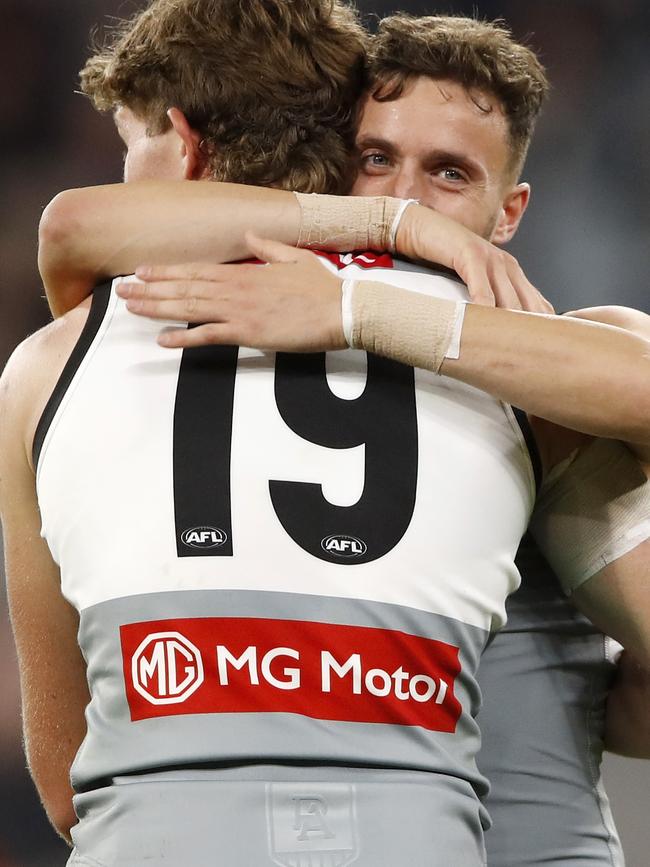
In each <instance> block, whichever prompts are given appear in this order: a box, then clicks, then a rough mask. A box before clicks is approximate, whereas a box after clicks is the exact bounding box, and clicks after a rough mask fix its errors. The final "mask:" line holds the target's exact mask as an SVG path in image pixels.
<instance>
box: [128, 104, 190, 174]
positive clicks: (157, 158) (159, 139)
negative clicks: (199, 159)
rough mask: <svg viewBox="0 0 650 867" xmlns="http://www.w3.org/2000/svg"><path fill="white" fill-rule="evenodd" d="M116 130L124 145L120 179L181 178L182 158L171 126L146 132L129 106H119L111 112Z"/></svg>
mask: <svg viewBox="0 0 650 867" xmlns="http://www.w3.org/2000/svg"><path fill="white" fill-rule="evenodd" d="M114 119H115V126H116V127H117V132H118V134H119V136H120V138H121V139H122V141H123V142H124V144H125V145H126V152H125V155H124V180H125V181H127V182H128V181H147V180H167V181H172V180H182V179H183V177H184V175H183V159H182V152H181V149H180V146H179V140H178V136H177V135H176V133H175V131H174V130H173V129H169V130H167V132H164V133H161V134H160V135H147V124H146V122H145V121H144V120H141V119H140V118H139V117H138V116H137V115H135V114H134V113H133V112H132V111H131V109H130V108H126V107H125V106H120V108H118V109H117V111H116V112H115V115H114Z"/></svg>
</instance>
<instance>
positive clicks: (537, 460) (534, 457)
mask: <svg viewBox="0 0 650 867" xmlns="http://www.w3.org/2000/svg"><path fill="white" fill-rule="evenodd" d="M510 409H511V411H512V414H513V416H514V418H515V421H516V422H517V425H518V427H519V429H520V431H521V433H522V436H523V438H524V443H525V445H526V451H527V452H528V456H529V458H530V463H531V466H532V468H533V477H534V479H535V496H537V495H538V494H539V489H540V487H541V484H542V459H541V457H540V454H539V449H538V448H537V440H536V439H535V434H534V433H533V429H532V427H531V426H530V422H529V421H528V415H527V414H526V413H525V412H524V411H523V409H519V408H518V407H516V406H512V407H510Z"/></svg>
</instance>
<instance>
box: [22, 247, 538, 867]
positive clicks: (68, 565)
mask: <svg viewBox="0 0 650 867" xmlns="http://www.w3.org/2000/svg"><path fill="white" fill-rule="evenodd" d="M323 261H324V264H325V265H326V266H327V267H329V268H330V269H332V270H336V271H338V273H339V275H340V276H341V277H342V278H355V277H360V276H361V275H362V276H363V278H364V279H376V280H382V281H387V282H391V283H394V284H396V285H400V286H402V287H405V288H407V289H412V290H414V291H419V292H426V293H429V294H432V295H437V296H440V297H445V298H452V299H459V300H463V299H466V297H467V296H466V293H465V289H464V287H463V286H462V284H460V283H459V282H458V281H457V280H456V279H451V278H449V277H447V276H443V275H440V274H434V273H432V272H429V271H425V270H424V269H421V268H419V267H416V266H413V265H411V264H408V263H397V262H393V260H392V259H391V258H390V257H389V256H377V255H375V254H364V255H356V256H353V255H348V256H339V255H338V254H337V255H336V256H329V257H323ZM165 324H169V323H163V324H162V325H161V323H156V322H154V321H151V320H146V319H143V318H139V317H136V316H134V315H131V314H129V313H128V312H127V311H126V308H125V306H124V303H123V302H122V301H121V300H120V299H118V297H117V296H116V294H115V292H114V291H113V290H111V291H109V290H108V289H106V290H98V291H97V292H96V293H95V297H94V300H93V306H92V309H91V313H90V316H89V320H88V323H87V325H86V328H85V330H84V333H83V334H82V336H81V338H80V340H79V343H78V345H77V348H76V349H75V350H74V352H73V354H72V357H71V359H70V361H69V363H68V366H67V367H66V370H65V371H64V373H63V375H62V377H61V380H60V382H59V384H58V386H57V388H56V390H55V392H54V394H53V396H52V399H51V400H50V403H49V404H48V407H47V408H46V411H45V413H44V416H43V419H42V420H41V423H40V425H39V428H38V431H37V435H36V439H35V457H36V460H37V487H38V498H39V503H40V508H41V512H42V520H43V528H42V532H43V535H44V537H45V539H46V540H47V542H48V544H49V546H50V549H51V552H52V555H53V557H54V559H55V560H56V562H57V563H58V564H59V565H60V567H61V580H62V589H63V593H64V595H65V596H66V598H67V599H68V600H69V601H70V602H71V603H72V604H73V605H74V606H75V607H76V608H77V609H78V611H79V613H80V631H79V641H80V645H81V648H82V650H83V653H84V655H85V658H86V660H87V662H88V679H89V684H90V690H91V701H90V705H89V707H88V710H87V721H88V733H87V736H86V738H85V740H84V743H83V744H82V747H81V749H80V751H79V753H78V756H77V758H76V761H75V764H74V766H73V773H72V777H73V784H74V786H75V788H77V790H78V791H84V790H86V791H87V790H91V789H93V788H95V787H97V786H100V785H103V784H105V782H106V780H110V779H112V778H114V777H115V776H116V775H124V774H143V773H148V772H150V771H154V770H160V769H163V770H164V769H173V768H186V767H190V766H192V767H215V766H217V767H218V766H220V765H221V764H223V765H228V766H237V765H242V766H243V765H246V764H247V763H260V764H267V765H271V764H279V763H282V764H285V765H290V764H292V763H295V764H298V763H314V764H317V765H330V766H353V767H368V768H373V767H374V768H388V769H401V770H404V769H406V770H410V771H417V772H431V774H430V779H432V780H435V784H436V785H437V786H439V787H443V788H444V786H445V785H449V787H450V789H451V788H454V789H455V791H458V787H459V786H461V787H465V788H463V793H464V796H466V797H467V798H468V799H470V800H471V801H472V802H473V803H474V806H473V807H471V809H474V810H475V811H476V814H477V815H478V813H479V807H478V799H477V794H478V795H482V794H483V793H484V791H485V783H484V781H483V779H482V777H481V776H480V774H479V773H478V771H477V769H476V765H475V762H474V757H475V754H476V751H477V748H478V729H477V726H476V723H475V721H474V716H475V714H476V712H477V708H478V704H479V693H478V688H477V686H476V680H475V673H476V669H477V666H478V660H479V656H480V654H481V651H482V650H483V648H484V646H485V644H486V641H487V639H488V638H489V636H490V633H491V632H492V630H493V629H494V628H495V627H498V626H500V625H501V623H502V622H503V619H504V603H505V599H506V596H507V595H508V593H510V592H511V591H513V590H514V589H515V588H516V587H517V585H518V582H519V576H518V572H517V569H516V567H515V563H514V558H515V554H516V551H517V546H518V543H519V541H520V538H521V536H522V534H523V532H524V530H525V527H526V525H527V523H528V518H529V515H530V511H531V509H532V504H533V499H534V480H533V478H532V470H531V464H530V459H529V455H528V452H527V449H526V445H525V443H524V439H523V436H522V433H521V431H520V429H519V427H518V425H517V423H516V421H515V418H514V416H513V413H512V411H511V409H510V408H509V407H506V406H504V405H503V404H501V403H500V402H499V401H497V400H495V399H493V398H491V397H490V396H488V395H487V394H485V393H483V392H481V391H479V390H477V389H474V388H472V387H470V386H467V385H464V384H462V383H458V382H455V381H453V380H450V379H448V378H445V377H439V376H435V375H434V374H432V373H429V372H427V371H421V370H417V371H415V372H414V371H413V369H412V368H409V367H406V366H404V365H400V364H398V363H396V362H393V361H389V360H386V359H383V358H379V357H377V356H366V354H365V353H362V352H358V351H352V350H345V351H341V352H332V353H328V354H327V356H326V355H325V354H314V355H298V354H282V353H279V354H277V355H276V354H274V353H269V352H260V351H256V350H253V349H245V348H240V349H238V348H236V347H229V346H219V347H208V348H202V349H195V350H187V351H185V352H184V353H181V352H180V351H175V350H168V349H162V348H160V347H159V346H158V345H157V343H156V340H155V337H156V335H157V333H158V332H159V330H160V329H161V327H164V325H165ZM482 818H483V821H485V817H484V816H483V817H482ZM129 863H130V862H129ZM341 863H343V862H341ZM427 863H428V862H427ZM444 863H448V864H451V863H454V862H452V861H451V860H449V859H448V860H447V861H446V862H444ZM461 863H462V862H461ZM467 863H468V864H469V860H468V861H467Z"/></svg>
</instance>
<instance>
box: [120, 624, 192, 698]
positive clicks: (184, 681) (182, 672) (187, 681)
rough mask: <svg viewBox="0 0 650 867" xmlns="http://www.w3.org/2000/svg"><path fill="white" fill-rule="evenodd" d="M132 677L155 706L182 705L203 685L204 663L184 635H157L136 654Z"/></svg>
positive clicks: (139, 690)
mask: <svg viewBox="0 0 650 867" xmlns="http://www.w3.org/2000/svg"><path fill="white" fill-rule="evenodd" d="M131 677H132V680H133V687H134V689H135V690H136V691H137V692H139V693H140V695H141V696H142V697H143V698H146V700H147V701H148V702H150V703H151V704H180V703H181V702H183V701H185V699H186V698H188V697H189V696H190V695H192V693H193V692H196V690H197V689H198V688H199V687H200V686H201V684H202V683H203V680H204V674H203V660H202V659H201V654H200V652H199V650H198V649H197V648H196V647H195V646H194V645H193V644H192V642H191V641H188V640H187V638H185V636H184V635H181V634H180V632H154V633H153V634H152V635H148V636H147V637H146V638H145V639H144V640H143V641H142V642H141V643H140V645H139V646H138V648H137V650H136V651H135V653H134V654H133V659H132V661H131Z"/></svg>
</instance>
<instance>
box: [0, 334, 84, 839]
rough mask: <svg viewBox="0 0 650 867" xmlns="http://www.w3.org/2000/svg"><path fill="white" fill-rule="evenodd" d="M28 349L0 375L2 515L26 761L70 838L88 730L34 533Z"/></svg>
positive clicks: (55, 596)
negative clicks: (76, 766) (78, 756)
mask: <svg viewBox="0 0 650 867" xmlns="http://www.w3.org/2000/svg"><path fill="white" fill-rule="evenodd" d="M27 355H28V352H26V351H25V347H24V346H23V347H22V348H20V349H19V350H18V351H17V353H16V354H15V355H14V357H13V359H12V360H11V361H10V362H9V365H8V367H7V369H6V370H5V373H4V374H3V377H2V379H1V380H0V419H1V428H0V514H1V516H2V530H3V537H4V547H5V565H6V576H7V594H8V599H9V607H10V614H11V621H12V626H13V631H14V637H15V642H16V650H17V655H18V665H19V673H20V686H21V697H22V710H23V731H24V739H25V749H26V753H27V760H28V763H29V769H30V772H31V774H32V777H33V779H34V782H35V784H36V787H37V789H38V792H39V795H40V797H41V799H42V801H43V805H44V807H45V810H46V812H47V815H48V817H49V819H50V821H51V822H52V824H53V825H54V827H55V828H56V830H57V831H58V832H59V834H61V836H63V837H64V838H65V839H66V840H67V841H68V842H69V841H70V828H71V826H72V825H73V824H74V823H75V822H76V817H75V814H74V810H73V807H72V794H73V792H72V788H71V785H70V779H69V772H70V766H71V764H72V759H73V757H74V755H75V753H76V751H77V749H78V747H79V745H80V743H81V740H82V738H83V737H84V734H85V731H86V726H85V719H84V708H85V706H86V704H87V703H88V689H87V685H86V676H85V663H84V661H83V658H82V656H81V652H80V650H79V647H78V645H77V628H78V618H77V614H76V612H75V611H74V610H73V608H72V607H71V606H70V605H69V604H68V603H67V602H66V600H65V599H64V598H63V597H62V595H61V589H60V578H59V570H58V568H57V566H56V564H55V563H54V562H53V560H52V557H51V555H50V552H49V549H48V547H47V545H46V543H45V542H44V540H43V539H42V538H41V536H40V528H41V521H40V513H39V510H38V504H37V501H36V491H35V480H34V473H33V471H32V468H31V466H30V458H29V443H28V440H27V438H26V430H27V429H28V428H29V426H30V417H31V412H32V405H31V403H32V401H31V399H30V398H31V397H32V396H33V392H32V391H31V389H30V383H29V381H28V379H27V377H28V375H29V373H28V372H29V368H30V366H31V365H30V364H27V363H25V362H26V361H27ZM50 360H51V359H50Z"/></svg>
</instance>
